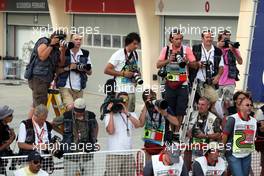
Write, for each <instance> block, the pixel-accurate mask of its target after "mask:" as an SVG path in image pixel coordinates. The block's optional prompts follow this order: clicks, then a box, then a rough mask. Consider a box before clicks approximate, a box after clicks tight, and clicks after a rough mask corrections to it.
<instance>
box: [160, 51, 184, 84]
mask: <svg viewBox="0 0 264 176" xmlns="http://www.w3.org/2000/svg"><path fill="white" fill-rule="evenodd" d="M170 53H171V51H170ZM177 65H179V67H180V68H185V66H186V62H185V60H184V58H183V57H182V55H181V54H180V52H177V53H176V54H175V58H174V59H173V61H172V62H171V63H170V67H171V68H170V69H171V70H177V68H178V66H177ZM166 67H167V65H165V66H164V67H162V68H160V69H159V71H158V75H159V76H160V77H161V78H165V77H167V76H168V71H167V68H166ZM169 79H172V78H169Z"/></svg>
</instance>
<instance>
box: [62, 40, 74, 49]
mask: <svg viewBox="0 0 264 176" xmlns="http://www.w3.org/2000/svg"><path fill="white" fill-rule="evenodd" d="M60 44H61V45H63V46H64V47H65V48H68V49H72V48H74V43H73V42H67V41H66V40H63V39H62V40H60Z"/></svg>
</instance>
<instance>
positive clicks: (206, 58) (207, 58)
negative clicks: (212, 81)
mask: <svg viewBox="0 0 264 176" xmlns="http://www.w3.org/2000/svg"><path fill="white" fill-rule="evenodd" d="M202 48H203V52H204V57H205V60H206V61H208V60H209V59H210V56H211V53H212V51H210V53H209V56H208V57H207V55H206V52H205V49H204V47H203V46H202Z"/></svg>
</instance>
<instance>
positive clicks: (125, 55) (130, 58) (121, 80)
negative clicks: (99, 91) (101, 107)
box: [104, 32, 143, 112]
mask: <svg viewBox="0 0 264 176" xmlns="http://www.w3.org/2000/svg"><path fill="white" fill-rule="evenodd" d="M139 44H140V36H139V35H138V34H137V33H134V32H132V33H130V34H128V35H127V36H126V39H125V48H124V49H119V50H117V51H116V52H115V53H114V54H113V55H112V56H111V58H110V60H109V62H108V64H107V65H106V67H105V70H104V73H105V74H108V75H111V76H114V79H115V81H116V87H114V89H115V92H117V93H118V92H127V93H128V96H129V102H128V110H129V111H130V112H134V111H135V101H136V100H135V87H136V85H137V84H142V83H143V80H142V79H141V77H140V70H139V66H138V54H137V52H136V49H137V48H138V47H139Z"/></svg>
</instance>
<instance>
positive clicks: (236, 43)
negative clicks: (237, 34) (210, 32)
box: [224, 39, 240, 48]
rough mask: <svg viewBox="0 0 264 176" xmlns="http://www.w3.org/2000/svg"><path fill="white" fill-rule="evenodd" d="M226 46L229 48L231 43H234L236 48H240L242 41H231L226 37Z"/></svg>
mask: <svg viewBox="0 0 264 176" xmlns="http://www.w3.org/2000/svg"><path fill="white" fill-rule="evenodd" d="M224 42H225V44H224V48H229V44H230V45H232V46H233V47H234V48H239V46H240V43H239V42H231V41H230V40H229V39H224Z"/></svg>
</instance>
